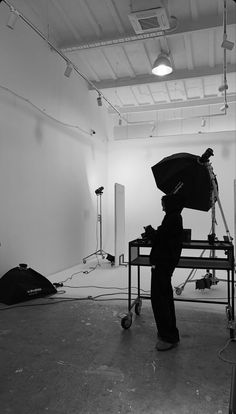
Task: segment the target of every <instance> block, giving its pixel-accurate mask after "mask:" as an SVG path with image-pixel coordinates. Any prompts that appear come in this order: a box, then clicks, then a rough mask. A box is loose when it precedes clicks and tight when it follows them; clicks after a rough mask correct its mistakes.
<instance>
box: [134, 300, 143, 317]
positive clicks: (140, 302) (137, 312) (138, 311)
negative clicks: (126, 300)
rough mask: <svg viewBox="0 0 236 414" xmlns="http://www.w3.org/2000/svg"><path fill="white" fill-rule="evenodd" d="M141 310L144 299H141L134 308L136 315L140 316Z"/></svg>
mask: <svg viewBox="0 0 236 414" xmlns="http://www.w3.org/2000/svg"><path fill="white" fill-rule="evenodd" d="M141 309H142V299H139V301H138V303H136V305H135V308H134V310H135V313H136V315H140V313H141Z"/></svg>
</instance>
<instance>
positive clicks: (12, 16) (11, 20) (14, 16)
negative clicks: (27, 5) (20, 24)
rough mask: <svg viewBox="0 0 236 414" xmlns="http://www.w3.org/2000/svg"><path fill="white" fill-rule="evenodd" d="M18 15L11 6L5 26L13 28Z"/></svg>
mask: <svg viewBox="0 0 236 414" xmlns="http://www.w3.org/2000/svg"><path fill="white" fill-rule="evenodd" d="M18 17H19V13H18V12H17V11H16V10H15V9H13V7H11V11H10V16H9V19H8V22H7V27H9V29H12V30H14V28H15V25H16V21H17V19H18Z"/></svg>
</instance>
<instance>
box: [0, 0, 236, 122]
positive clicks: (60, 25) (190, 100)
mask: <svg viewBox="0 0 236 414" xmlns="http://www.w3.org/2000/svg"><path fill="white" fill-rule="evenodd" d="M9 5H10V7H13V8H15V9H16V10H17V11H18V12H19V14H20V15H21V13H22V14H23V15H24V16H25V17H26V19H29V21H30V22H32V23H33V24H34V25H35V26H36V27H37V28H38V29H39V30H40V31H42V33H43V35H44V36H45V37H46V38H47V39H48V40H49V41H50V42H51V43H53V45H54V46H55V48H56V49H57V50H58V51H60V53H61V54H62V55H63V56H64V57H65V58H66V59H68V60H69V61H71V62H72V64H74V65H75V66H76V67H77V68H78V69H79V71H80V72H81V73H82V74H83V75H84V78H85V79H87V80H88V85H89V89H91V90H92V89H94V90H95V91H96V93H97V92H101V94H102V96H104V97H106V99H107V101H108V105H107V102H106V106H107V107H108V109H109V112H111V113H114V112H115V113H117V114H125V113H132V112H133V113H134V112H135V111H138V113H140V111H143V112H146V113H147V112H148V111H154V110H158V109H159V110H164V108H165V107H166V108H168V109H170V108H171V106H172V107H173V110H174V111H176V110H177V109H178V106H179V108H180V110H181V108H182V107H183V106H185V105H188V106H189V107H193V108H196V102H197V103H198V104H199V105H202V106H204V105H206V106H208V105H210V104H214V103H217V104H218V102H219V100H221V104H222V103H224V101H225V98H226V97H227V98H228V97H229V98H230V102H234V101H235V100H236V86H235V85H236V46H235V45H234V48H233V50H231V51H230V50H227V51H226V67H225V69H226V72H225V73H223V64H224V49H223V48H222V47H221V44H222V40H223V32H224V26H223V11H224V6H226V8H227V10H226V11H227V12H226V16H227V21H226V27H225V29H226V33H227V40H229V41H231V42H233V43H236V2H235V0H178V1H176V0H66V1H64V0H50V1H48V0H40V1H39V0H7V1H5V0H2V2H1V7H8V8H9ZM157 6H160V7H163V8H164V9H165V12H166V14H167V15H168V16H169V23H170V29H169V30H166V31H161V30H157V31H156V32H155V31H153V32H152V33H146V32H145V31H143V33H142V34H141V35H140V34H139V35H138V34H136V33H135V31H134V28H133V26H132V25H131V23H130V20H129V17H128V15H129V13H134V12H135V11H143V10H147V9H150V8H155V7H157ZM9 11H10V10H9ZM161 51H164V52H167V53H169V55H170V59H171V61H172V63H173V68H174V70H173V73H172V74H170V75H168V76H166V77H165V78H158V77H157V76H155V75H153V74H152V73H151V68H152V65H153V62H154V61H155V59H156V58H157V56H158V54H159V53H160V52H161ZM224 77H226V78H227V86H228V89H227V91H226V92H227V94H226V95H227V96H226V95H225V93H224V91H223V92H222V91H221V92H220V91H219V86H221V85H222V82H223V81H224ZM91 93H92V92H91ZM109 102H110V104H111V105H109ZM195 110H196V109H195Z"/></svg>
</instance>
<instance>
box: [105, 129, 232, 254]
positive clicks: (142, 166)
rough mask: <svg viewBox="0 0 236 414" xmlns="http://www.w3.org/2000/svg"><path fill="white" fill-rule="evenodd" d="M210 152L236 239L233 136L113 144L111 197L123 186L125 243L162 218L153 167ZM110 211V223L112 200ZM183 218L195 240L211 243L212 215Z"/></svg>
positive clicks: (194, 213) (219, 232) (191, 212)
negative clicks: (184, 154) (185, 154)
mask: <svg viewBox="0 0 236 414" xmlns="http://www.w3.org/2000/svg"><path fill="white" fill-rule="evenodd" d="M209 147H210V148H212V149H213V151H214V157H212V158H211V163H212V166H213V170H214V172H215V174H216V176H217V180H218V184H219V195H220V200H221V203H222V205H223V210H224V213H225V216H226V220H227V223H228V226H229V229H230V233H231V235H232V236H233V237H234V197H233V181H234V178H235V176H236V170H235V168H236V167H235V165H236V163H235V161H236V133H235V131H234V132H226V133H225V132H220V133H212V134H195V135H185V136H182V137H181V136H174V137H173V136H172V137H164V138H161V137H159V138H147V139H146V140H143V139H142V140H141V139H132V140H129V141H122V140H121V141H113V142H111V141H110V142H109V151H108V153H109V164H108V165H109V174H108V177H109V188H110V194H112V186H113V183H114V182H118V183H121V184H123V185H125V191H126V244H127V243H128V241H130V240H132V239H134V238H136V237H139V236H140V234H141V233H142V232H143V226H145V225H147V224H151V225H153V226H154V227H157V226H158V225H159V224H160V222H161V220H162V218H163V211H162V209H161V205H160V204H161V203H160V200H161V197H162V195H163V193H162V192H161V191H160V190H158V189H157V187H156V184H155V181H154V176H153V174H152V171H151V167H152V166H153V165H155V164H156V163H157V162H159V161H160V160H161V159H162V158H164V157H166V156H169V155H171V154H174V153H178V152H188V153H192V154H196V155H201V154H202V153H203V152H204V151H205V150H206V149H207V148H209ZM110 206H111V208H110V215H109V218H110V221H111V222H112V217H113V211H112V209H113V207H112V196H110ZM216 218H217V223H218V225H217V227H216V233H217V236H218V238H221V239H222V237H223V235H225V234H226V232H225V229H224V225H223V221H222V218H221V215H220V211H219V208H218V207H217V208H216ZM183 219H184V227H185V228H191V229H192V238H193V239H206V238H207V235H208V234H209V233H210V228H211V212H200V211H196V210H190V209H184V212H183ZM111 243H112V240H111ZM126 253H127V252H126Z"/></svg>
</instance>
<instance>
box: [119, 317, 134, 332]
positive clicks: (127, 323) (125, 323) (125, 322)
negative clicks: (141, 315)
mask: <svg viewBox="0 0 236 414" xmlns="http://www.w3.org/2000/svg"><path fill="white" fill-rule="evenodd" d="M131 325H132V316H131V315H126V316H124V317H123V318H122V319H121V326H122V328H123V329H129V328H130V327H131Z"/></svg>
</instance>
